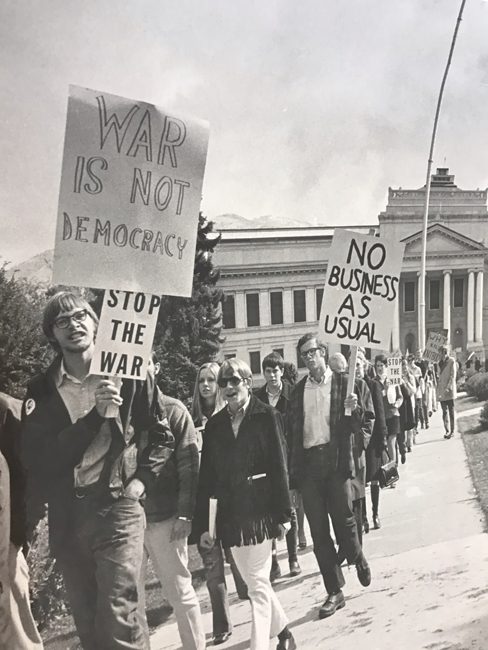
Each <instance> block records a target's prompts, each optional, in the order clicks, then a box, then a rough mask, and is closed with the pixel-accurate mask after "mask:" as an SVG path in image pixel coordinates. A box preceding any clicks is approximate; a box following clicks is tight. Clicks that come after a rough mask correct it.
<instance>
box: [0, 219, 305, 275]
mask: <svg viewBox="0 0 488 650" xmlns="http://www.w3.org/2000/svg"><path fill="white" fill-rule="evenodd" d="M210 221H213V222H214V224H215V229H216V230H223V231H225V230H245V229H248V228H254V229H255V228H304V227H307V226H310V225H311V224H309V223H307V222H304V221H296V220H294V219H280V218H278V217H272V216H271V215H266V216H264V217H259V218H258V219H246V218H245V217H241V216H239V215H238V214H221V215H219V216H217V217H215V218H214V219H211V220H210ZM53 253H54V251H53V250H52V249H51V250H47V251H44V252H43V253H39V254H38V255H34V257H31V258H30V259H28V260H26V261H25V262H20V263H19V264H17V265H16V266H13V267H12V268H9V269H8V271H7V272H8V274H9V275H14V274H15V276H16V277H17V278H26V279H27V280H32V281H33V282H41V283H46V284H51V275H52V269H53Z"/></svg>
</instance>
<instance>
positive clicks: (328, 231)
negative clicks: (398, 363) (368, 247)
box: [214, 169, 488, 379]
mask: <svg viewBox="0 0 488 650" xmlns="http://www.w3.org/2000/svg"><path fill="white" fill-rule="evenodd" d="M424 193H425V188H421V189H419V190H403V189H401V188H399V189H391V188H390V189H389V191H388V204H387V206H386V210H385V211H384V212H382V213H381V214H380V215H379V219H378V224H373V225H371V226H359V227H355V226H347V228H348V229H349V230H355V231H356V232H359V233H361V234H379V235H380V236H381V237H386V238H392V239H396V240H401V241H404V242H405V255H404V260H403V270H402V276H401V282H400V300H399V305H398V307H399V310H398V314H397V318H396V319H395V323H394V326H393V336H392V339H393V347H395V348H400V349H401V350H402V351H404V352H405V351H406V349H409V350H410V351H413V350H416V349H417V347H418V305H417V300H418V282H419V272H420V255H421V239H422V219H423V197H424ZM333 233H334V228H328V227H304V228H283V229H276V228H273V229H253V230H223V231H222V241H221V243H220V244H219V246H218V247H217V249H216V253H215V257H214V260H215V264H216V265H217V266H218V267H219V268H220V269H221V282H220V284H221V286H222V288H223V289H224V292H225V294H226V296H227V300H226V304H225V308H224V316H225V324H226V327H225V331H224V334H225V336H226V342H225V344H224V346H223V350H222V358H224V357H225V356H234V355H235V356H237V357H239V358H242V359H244V360H246V361H247V362H248V363H250V365H251V367H252V369H253V371H254V372H255V375H256V379H257V377H258V376H259V372H260V371H259V367H260V363H261V361H262V359H263V357H264V356H265V355H266V354H268V353H269V352H271V351H272V350H279V351H280V352H282V354H283V355H284V357H285V359H286V360H288V361H292V362H293V363H295V364H300V365H301V362H300V359H297V355H296V348H295V346H296V342H297V340H298V338H299V337H300V336H301V335H302V334H303V333H304V332H307V331H313V330H314V329H316V328H317V325H318V315H319V305H320V297H321V291H322V289H323V284H324V273H325V270H326V268H327V258H328V253H327V251H328V248H329V246H330V244H331V241H332V236H333ZM487 246H488V210H487V191H486V190H475V191H465V190H460V189H459V188H458V187H457V186H456V185H455V184H454V177H453V176H452V175H449V173H448V170H447V169H439V170H437V173H436V174H434V175H433V176H432V184H431V198H430V208H429V228H428V235H427V278H426V294H425V295H426V330H427V332H428V330H429V329H435V328H446V329H448V330H449V340H450V342H451V345H452V347H453V349H454V350H456V353H457V355H458V356H459V358H460V359H462V360H464V359H465V358H467V356H468V355H469V354H470V353H471V352H472V351H475V353H476V354H477V356H478V357H480V358H484V356H485V350H486V349H488V309H484V305H487V306H488V287H487V286H486V283H485V284H484V282H483V278H484V272H485V266H486V264H487V262H486V260H487V256H488V248H487Z"/></svg>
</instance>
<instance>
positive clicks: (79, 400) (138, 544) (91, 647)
mask: <svg viewBox="0 0 488 650" xmlns="http://www.w3.org/2000/svg"><path fill="white" fill-rule="evenodd" d="M97 326H98V318H97V316H96V314H95V313H94V311H93V309H92V308H91V306H90V305H89V304H88V302H87V301H86V300H85V299H84V298H82V297H80V296H78V295H76V294H74V293H71V292H68V291H62V292H59V293H57V294H56V295H54V296H53V297H52V298H51V299H50V300H49V301H48V303H47V305H46V307H45V309H44V315H43V322H42V327H43V331H44V333H45V335H46V337H47V338H48V340H49V342H50V343H51V345H52V347H53V348H54V350H55V352H56V353H57V356H56V358H55V360H54V362H53V363H52V364H51V366H50V367H49V368H48V370H47V371H46V372H45V373H43V374H41V375H39V376H37V377H35V378H34V379H33V380H32V381H31V382H30V384H29V386H28V389H27V395H26V398H25V401H24V404H23V427H22V455H23V461H24V465H25V468H26V472H27V511H28V520H29V522H30V525H31V527H33V526H34V525H35V524H36V521H37V520H38V519H39V517H41V516H42V515H43V514H44V509H45V505H46V504H47V506H48V513H49V544H50V548H51V552H52V554H53V555H54V557H55V558H56V561H57V564H58V566H59V568H60V570H61V573H62V575H63V578H64V582H65V586H66V591H67V594H68V600H69V603H70V606H71V611H72V613H73V617H74V620H75V625H76V629H77V632H78V635H79V637H80V641H81V645H82V647H83V648H86V650H119V649H122V648H124V650H129V649H130V650H143V648H144V638H143V633H142V628H141V626H140V622H139V619H138V617H137V604H138V590H137V585H138V580H139V574H140V569H141V563H142V554H143V543H144V523H145V516H144V510H143V507H142V504H141V499H142V497H143V496H144V493H145V491H146V490H147V489H149V488H150V487H151V486H152V485H153V484H154V482H155V481H156V478H157V477H158V475H159V473H160V472H161V470H162V468H163V467H164V465H165V463H166V460H167V455H168V453H167V452H168V449H167V439H168V435H167V433H168V432H167V430H166V429H167V427H166V426H165V424H164V422H159V421H158V419H157V417H156V416H155V415H153V413H154V409H153V405H154V401H155V400H157V399H158V393H157V391H155V388H154V382H153V378H152V377H151V376H150V375H148V377H147V378H146V380H145V381H135V380H129V379H124V381H123V384H122V387H121V389H120V390H119V388H118V386H117V385H116V383H115V382H113V381H112V380H110V379H103V378H101V377H99V376H96V375H92V374H90V363H91V359H92V356H93V350H94V341H95V335H96V331H97ZM109 407H117V409H116V412H117V415H116V417H111V414H110V412H109V413H108V412H107V410H108V408H109ZM143 433H145V436H144V438H145V444H144V445H143V444H142V438H143V435H142V434H143ZM195 462H196V463H198V453H197V451H196V445H195ZM194 498H195V494H194V493H193V494H192V495H190V497H189V498H188V511H187V512H186V511H185V512H184V513H181V514H183V515H186V516H187V517H190V516H191V510H192V506H193V502H194ZM182 523H185V522H180V524H182ZM180 529H181V527H180ZM180 529H178V530H180ZM180 532H181V534H188V530H187V527H186V526H185V527H183V530H180ZM175 534H176V531H175Z"/></svg>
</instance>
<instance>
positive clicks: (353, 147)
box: [0, 0, 488, 262]
mask: <svg viewBox="0 0 488 650" xmlns="http://www.w3.org/2000/svg"><path fill="white" fill-rule="evenodd" d="M459 5H460V0H349V2H347V1H346V0H341V1H338V0H315V1H313V2H312V1H307V0H300V1H299V2H297V0H281V1H278V0H259V2H258V1H254V0H172V1H168V0H124V1H123V2H122V1H120V0H119V1H116V0H83V1H82V2H80V0H76V2H75V1H74V0H30V1H28V0H2V2H1V3H0V48H1V51H0V83H1V88H2V92H1V93H0V151H1V154H2V155H1V157H0V179H1V180H0V223H1V237H0V242H1V244H0V256H1V257H2V258H3V259H8V260H11V261H13V262H17V261H21V260H24V259H26V258H28V257H30V256H31V255H33V254H35V253H38V252H41V251H43V250H45V249H47V248H52V247H53V243H54V228H55V221H56V212H57V201H58V190H59V176H60V170H61V154H62V145H63V138H64V126H65V118H66V102H67V92H68V84H70V83H73V84H77V85H80V86H86V87H89V88H94V89H97V90H104V91H106V92H111V93H114V94H117V95H123V96H126V97H130V98H134V99H139V100H145V101H149V102H151V103H155V104H160V105H162V106H165V107H168V108H169V109H171V110H172V111H174V112H175V113H176V112H177V111H178V110H180V111H181V112H183V113H187V114H193V115H195V116H197V117H201V118H204V119H206V120H208V121H209V122H210V128H211V133H210V145H209V152H208V159H207V168H206V174H205V180H204V186H203V206H202V207H203V210H204V212H205V213H206V214H207V215H208V216H209V217H215V216H217V215H219V214H222V213H232V212H233V213H237V214H239V215H241V216H243V217H247V218H252V219H254V218H258V217H259V216H260V215H267V214H271V215H273V216H275V217H283V218H290V219H295V220H303V221H304V222H309V223H312V224H326V225H336V224H360V223H375V222H376V220H377V215H378V213H379V212H380V211H381V210H383V209H384V207H385V204H386V197H387V190H388V187H389V186H392V187H395V186H396V187H398V186H402V187H411V188H415V187H420V186H422V185H423V184H424V181H425V171H426V164H427V153H428V148H429V143H430V134H431V131H432V121H433V114H434V109H435V103H436V100H437V94H438V90H439V85H440V81H441V77H442V73H443V70H444V66H445V62H446V58H447V53H448V49H449V44H450V40H451V37H452V32H453V29H454V24H455V20H456V16H457V13H458V9H459ZM444 164H445V165H446V166H449V167H450V168H451V170H452V172H453V173H455V174H456V181H457V183H458V185H459V186H460V187H463V188H467V189H471V188H477V187H480V188H485V187H487V186H488V2H486V1H483V0H467V5H466V9H465V13H464V20H463V23H462V24H461V28H460V32H459V38H458V43H457V46H456V51H455V55H454V61H453V65H452V67H451V72H450V76H449V79H448V84H447V87H446V93H445V99H444V104H443V110H442V116H441V123H440V127H439V131H438V140H437V146H436V155H435V161H434V165H435V166H443V165H444Z"/></svg>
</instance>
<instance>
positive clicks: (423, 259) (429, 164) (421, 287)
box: [418, 0, 466, 350]
mask: <svg viewBox="0 0 488 650" xmlns="http://www.w3.org/2000/svg"><path fill="white" fill-rule="evenodd" d="M465 4H466V0H462V1H461V7H460V8H459V14H458V17H457V21H456V27H455V28H454V34H453V36H452V41H451V47H450V50H449V56H448V58H447V64H446V69H445V70H444V76H443V77H442V82H441V88H440V91H439V98H438V100H437V108H436V111H435V117H434V128H433V129H432V139H431V141H430V149H429V159H428V161H427V178H426V181H425V203H424V221H423V229H422V257H421V264H420V282H419V345H418V347H419V348H420V349H422V350H424V349H425V277H426V268H425V267H426V257H427V226H428V221H429V202H430V177H431V172H432V162H433V157H434V145H435V136H436V133H437V123H438V121H439V113H440V110H441V104H442V96H443V94H444V86H445V85H446V79H447V74H448V72H449V68H450V67H451V60H452V55H453V52H454V46H455V44H456V39H457V35H458V31H459V26H460V24H461V20H462V16H463V11H464V5H465Z"/></svg>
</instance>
